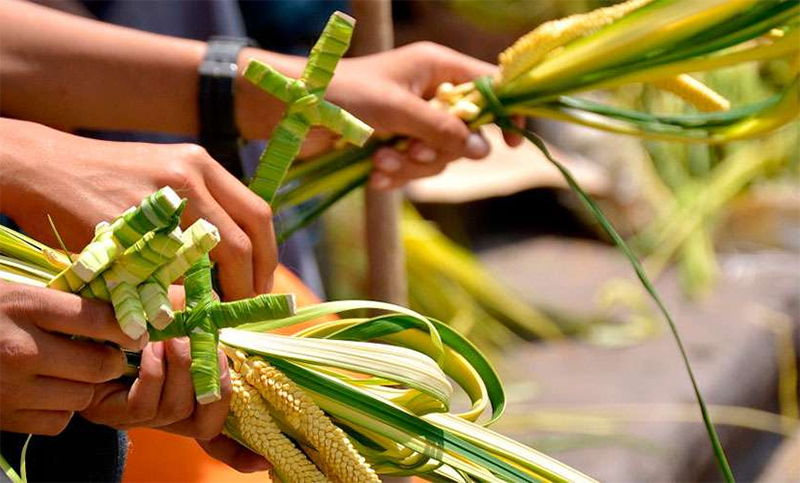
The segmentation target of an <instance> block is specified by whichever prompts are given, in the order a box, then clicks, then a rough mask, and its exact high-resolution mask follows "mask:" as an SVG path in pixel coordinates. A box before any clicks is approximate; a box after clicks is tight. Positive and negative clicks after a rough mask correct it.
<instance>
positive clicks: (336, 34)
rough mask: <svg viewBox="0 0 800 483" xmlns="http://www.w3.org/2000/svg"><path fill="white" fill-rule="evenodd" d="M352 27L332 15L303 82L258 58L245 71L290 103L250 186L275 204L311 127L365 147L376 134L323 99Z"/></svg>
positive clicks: (349, 20)
mask: <svg viewBox="0 0 800 483" xmlns="http://www.w3.org/2000/svg"><path fill="white" fill-rule="evenodd" d="M354 25H355V19H353V18H352V17H350V16H348V15H346V14H344V13H341V12H334V14H333V15H331V17H330V19H329V20H328V23H327V25H326V26H325V30H323V32H322V35H321V36H320V38H319V40H317V43H316V45H314V48H313V49H312V50H311V54H310V55H309V57H308V62H307V63H306V67H305V70H304V72H303V75H302V76H301V77H300V79H292V78H290V77H286V76H284V75H283V74H281V73H279V72H278V71H276V70H275V69H273V68H272V67H270V66H269V65H267V64H264V63H263V62H260V61H258V60H255V59H252V60H250V63H249V64H248V65H247V68H246V69H245V73H244V77H245V78H246V79H247V80H249V81H250V82H252V83H253V84H255V85H257V86H259V87H260V88H262V89H263V90H265V91H267V92H269V93H270V94H272V95H273V96H275V97H277V98H278V99H280V100H281V101H283V102H285V103H286V104H288V107H287V109H286V113H285V114H284V115H283V118H282V119H281V120H280V122H279V123H278V125H277V126H276V127H275V131H274V132H273V135H272V138H270V142H269V144H268V145H267V148H266V149H265V150H264V152H263V153H262V154H261V158H260V159H259V162H258V168H257V169H256V173H255V176H254V177H253V180H252V181H251V182H250V189H251V190H252V191H253V192H255V193H256V194H258V195H259V196H260V197H262V198H263V199H264V200H266V201H267V202H269V203H272V202H273V200H274V198H275V193H276V192H277V191H278V188H279V187H280V185H281V183H282V182H283V179H284V177H285V176H286V173H287V172H288V170H289V167H290V166H291V164H292V161H293V160H294V158H295V157H297V155H298V153H299V152H300V146H301V145H302V143H303V140H304V139H305V137H306V135H307V134H308V131H309V129H311V126H323V127H326V128H328V129H330V130H331V131H333V132H335V133H337V134H339V135H341V136H342V139H343V140H345V141H347V142H349V143H352V144H355V145H357V146H362V145H363V144H364V143H365V142H366V141H367V139H368V138H369V137H370V136H371V135H372V131H373V130H372V128H371V127H369V126H368V125H366V124H365V123H363V122H362V121H360V120H359V119H358V118H356V117H355V116H353V115H352V114H350V113H348V112H347V111H345V110H344V109H342V108H340V107H338V106H336V105H334V104H331V103H330V102H328V101H325V100H324V99H323V97H324V96H325V90H326V89H327V87H328V84H329V83H330V81H331V79H332V78H333V71H334V70H335V69H336V65H337V64H338V63H339V60H340V59H341V58H342V56H343V55H344V53H345V52H346V51H347V49H348V47H349V46H350V38H351V37H352V35H353V26H354Z"/></svg>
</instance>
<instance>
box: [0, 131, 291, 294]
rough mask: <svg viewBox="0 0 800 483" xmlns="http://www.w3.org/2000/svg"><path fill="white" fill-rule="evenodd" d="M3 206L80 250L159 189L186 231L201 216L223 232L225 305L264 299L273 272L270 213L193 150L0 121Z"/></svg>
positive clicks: (39, 233)
mask: <svg viewBox="0 0 800 483" xmlns="http://www.w3.org/2000/svg"><path fill="white" fill-rule="evenodd" d="M0 172H2V173H3V176H2V178H0V205H1V206H2V211H3V213H5V214H7V215H8V216H10V217H11V218H12V219H13V220H14V221H15V222H17V223H18V224H19V225H20V227H21V228H22V230H23V231H25V232H27V233H28V234H30V235H32V236H33V237H35V238H37V239H39V240H42V241H43V242H45V243H49V244H50V245H51V246H57V245H56V243H57V241H56V240H55V237H54V235H53V233H52V230H51V228H50V226H49V223H48V221H47V218H46V215H47V214H49V215H50V216H51V217H52V218H53V220H54V222H55V225H56V227H57V228H58V229H59V232H60V234H61V236H62V238H63V239H64V242H65V243H66V245H67V247H68V248H69V249H70V250H72V251H74V252H77V251H80V250H81V249H82V248H83V247H84V246H85V245H86V244H87V243H88V242H89V241H90V240H91V238H92V236H93V233H94V226H95V225H96V224H97V223H98V222H100V221H102V220H111V219H112V218H114V217H116V216H118V215H119V214H121V213H122V212H123V211H124V210H125V209H127V208H128V207H130V206H134V205H138V204H139V203H140V202H141V200H142V199H143V198H144V197H146V196H147V195H149V194H151V193H153V192H154V191H156V190H157V189H158V188H161V187H163V186H171V187H172V188H173V189H175V191H176V192H177V193H178V194H179V195H180V196H183V197H185V198H187V199H188V202H187V205H186V209H185V211H184V213H183V217H182V218H183V219H182V225H183V227H184V228H185V227H187V226H188V225H190V224H191V223H193V222H194V221H195V220H197V219H198V218H201V217H202V218H205V219H207V220H208V221H210V222H211V223H213V224H214V225H215V226H216V227H217V228H218V229H219V231H220V234H221V237H222V239H221V241H220V243H219V245H217V247H216V248H215V249H214V250H212V252H211V258H212V259H214V260H215V261H216V262H218V267H219V279H220V283H221V286H222V291H223V296H224V298H226V299H240V298H244V297H251V296H253V295H255V294H257V293H266V292H268V291H269V290H270V288H271V286H272V274H273V271H274V270H275V267H276V266H277V246H276V241H275V235H274V232H273V227H272V219H271V218H272V214H271V211H270V208H269V205H268V204H267V203H266V202H264V201H263V200H262V199H261V198H259V197H258V196H256V195H255V194H253V193H252V192H251V191H250V190H248V189H247V187H245V186H244V185H243V184H242V183H240V182H239V180H237V179H236V178H235V177H233V176H232V175H230V174H229V173H228V172H227V171H225V169H224V168H222V167H221V166H220V165H219V164H218V163H216V162H215V161H214V160H213V159H212V158H211V157H210V156H209V155H208V154H207V153H206V152H205V150H204V149H203V148H201V147H199V146H196V145H191V144H147V143H121V142H110V141H97V140H93V139H88V138H83V137H79V136H73V135H71V134H66V133H62V132H60V131H56V130H53V129H50V128H47V127H45V126H41V125H38V124H35V123H30V122H25V121H16V120H9V119H2V118H0Z"/></svg>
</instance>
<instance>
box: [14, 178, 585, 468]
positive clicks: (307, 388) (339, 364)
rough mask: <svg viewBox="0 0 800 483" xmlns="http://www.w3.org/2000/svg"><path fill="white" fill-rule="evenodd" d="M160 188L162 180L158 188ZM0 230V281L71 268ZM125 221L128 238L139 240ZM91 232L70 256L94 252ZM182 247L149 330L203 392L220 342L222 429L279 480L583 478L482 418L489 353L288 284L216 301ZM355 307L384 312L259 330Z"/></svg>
mask: <svg viewBox="0 0 800 483" xmlns="http://www.w3.org/2000/svg"><path fill="white" fill-rule="evenodd" d="M165 192H167V193H169V192H170V190H168V188H165V189H164V190H161V191H159V193H157V196H160V195H163V194H164V193H165ZM153 199H155V198H154V197H150V198H148V200H153ZM146 203H147V202H145V203H143V204H145V205H146ZM179 205H180V203H178V204H175V206H179ZM134 212H135V213H134ZM140 212H141V211H137V210H134V211H132V212H131V213H134V214H136V213H140ZM129 220H130V218H129ZM114 223H115V222H112V223H111V226H114ZM130 226H136V225H135V223H133V224H130ZM139 228H141V226H139ZM0 233H2V236H0V253H2V258H0V262H2V263H0V278H2V279H3V280H5V281H7V282H12V283H26V284H30V285H37V286H43V285H47V284H51V285H55V284H54V283H53V281H54V280H59V279H60V278H64V276H65V275H64V273H65V271H67V270H73V271H75V270H79V269H76V268H75V266H76V265H77V262H75V263H72V264H69V265H68V266H67V268H64V267H63V264H64V261H65V260H66V258H65V257H67V256H68V255H67V254H65V253H59V252H58V251H57V250H54V249H52V248H50V247H47V246H45V245H43V244H41V243H39V242H37V241H35V240H33V239H31V238H28V237H26V236H24V235H22V234H19V233H17V232H14V231H13V230H10V229H8V228H3V229H2V231H1V232H0ZM115 233H120V232H119V231H116V232H115ZM125 233H134V232H133V231H128V232H125ZM137 233H138V235H135V236H134V238H136V237H137V236H138V237H140V239H144V238H145V237H143V236H141V231H139V232H137ZM96 243H97V241H96V240H95V241H93V242H92V243H90V244H89V246H87V248H86V249H84V250H83V251H82V254H86V253H90V252H92V251H96V248H92V247H94V246H96ZM103 253H106V254H108V253H110V251H108V250H107V251H104V252H103ZM123 253H127V252H123ZM96 258H100V257H99V256H98V257H96ZM112 258H113V257H112ZM119 258H121V257H117V259H119ZM192 258H195V259H196V261H195V262H194V263H192V265H191V266H190V267H189V268H188V270H187V271H186V272H185V278H184V287H185V293H186V298H185V300H186V302H185V308H184V309H183V310H180V311H176V312H174V313H173V321H172V322H171V323H170V324H169V325H168V326H166V327H165V328H161V329H160V328H156V327H153V326H150V327H149V328H148V331H149V334H150V338H151V340H163V339H167V338H171V337H178V336H188V337H189V339H190V342H191V343H192V344H191V346H192V367H191V370H192V372H193V376H195V375H197V374H201V375H203V378H202V379H198V378H195V379H194V380H195V383H196V384H195V390H196V396H197V398H198V400H199V401H200V402H203V403H205V402H209V401H210V399H208V398H207V397H206V395H207V394H208V393H209V392H208V387H210V386H214V383H213V382H212V381H211V379H213V378H214V377H216V378H217V381H218V373H214V372H213V368H217V369H218V365H217V357H216V354H217V343H219V344H220V346H221V348H222V349H223V350H224V351H225V353H226V354H227V355H228V357H229V358H230V359H231V361H232V364H231V367H232V369H231V378H232V381H233V386H234V393H233V399H232V403H231V410H230V411H231V412H230V416H229V419H228V421H227V422H226V425H225V432H226V434H228V435H230V436H231V437H233V438H235V439H236V440H237V441H239V442H241V443H242V444H243V445H245V446H247V447H249V448H251V449H252V450H254V451H256V452H258V453H259V454H262V455H264V456H265V457H267V458H268V459H269V460H270V461H272V463H273V464H274V465H275V472H276V474H277V476H278V477H279V478H280V479H281V480H282V481H286V482H320V481H332V482H342V483H343V482H367V481H374V482H377V481H379V480H378V476H377V475H378V474H387V475H409V474H414V475H420V476H422V477H425V478H429V479H433V480H445V481H474V480H482V481H591V479H589V478H587V477H586V476H584V475H582V474H581V473H579V472H577V471H575V470H572V469H571V468H569V467H567V466H565V465H562V464H560V463H558V462H557V461H555V460H552V459H550V458H548V457H546V456H544V455H542V454H540V453H538V452H536V451H534V450H533V449H531V448H528V447H525V446H524V445H520V444H518V443H516V442H514V441H512V440H510V439H507V438H504V437H503V436H501V435H499V434H497V433H494V432H492V431H491V430H489V429H487V428H486V426H487V425H489V424H491V423H492V422H494V421H496V420H497V419H498V418H499V417H500V416H501V414H502V412H503V409H504V407H505V394H504V390H503V386H502V384H501V382H500V380H499V378H498V376H497V374H496V372H495V370H494V369H493V368H492V366H491V364H490V363H489V361H488V360H487V359H486V358H485V357H484V356H483V355H482V354H481V353H480V352H479V351H478V350H477V349H476V348H475V347H474V346H473V345H472V344H471V343H470V342H469V341H468V340H467V339H465V338H464V337H463V336H461V335H460V334H459V333H457V332H456V331H454V330H453V329H451V328H449V327H448V326H446V325H444V324H442V323H441V322H438V321H436V320H434V319H429V318H426V317H423V316H421V315H419V314H417V313H415V312H412V311H410V310H407V309H404V308H401V307H397V306H392V305H389V304H383V303H379V302H362V301H342V302H330V303H324V304H319V305H315V306H310V307H306V308H303V309H300V310H297V311H295V307H294V304H293V299H292V297H291V296H290V295H262V296H259V297H255V298H253V299H248V300H241V301H237V302H229V303H221V302H218V301H215V300H214V298H213V293H212V289H211V267H210V262H209V259H208V255H207V254H205V253H202V254H200V255H198V256H196V257H194V256H192ZM186 259H187V258H186V257H184V261H185V260H186ZM79 260H80V257H79ZM114 263H115V262H113V261H110V262H109V263H108V264H107V265H110V266H111V267H112V268H106V269H105V270H104V271H102V272H101V273H105V272H106V271H108V270H112V269H113V266H114ZM77 290H78V288H75V289H73V291H77ZM84 295H86V294H85V293H84ZM365 308H366V309H378V310H383V311H386V312H387V314H386V315H383V316H380V317H374V318H343V319H339V320H335V321H332V322H325V323H321V324H317V325H315V326H313V327H311V328H308V329H305V330H303V331H301V332H298V333H296V334H295V335H293V336H282V335H276V334H274V333H271V332H272V331H274V330H276V329H280V328H286V327H291V326H293V325H296V324H301V323H303V322H307V321H309V320H314V319H317V318H319V317H321V316H325V315H329V314H339V313H343V312H349V311H353V310H358V309H365ZM142 312H143V309H142ZM196 349H199V350H196ZM451 380H452V381H455V383H456V384H458V386H459V387H460V388H461V389H463V391H464V393H466V395H467V396H468V398H469V400H470V401H471V405H470V406H469V408H467V409H466V410H465V411H463V412H454V411H453V408H452V404H453V396H454V394H453V393H454V390H453V387H452V384H451V382H450V381H451ZM198 382H202V384H197V383H198ZM215 387H216V389H217V390H218V388H219V386H218V382H217V385H216V386H215ZM217 394H218V392H217ZM486 413H488V415H487V414H486ZM479 419H481V421H480V422H479ZM0 462H3V461H0ZM3 463H4V462H3ZM5 466H6V467H5V468H4V469H5V470H7V472H8V474H9V475H10V476H11V477H12V479H13V478H16V475H14V474H13V472H12V471H11V470H10V469H9V468H8V467H7V465H5Z"/></svg>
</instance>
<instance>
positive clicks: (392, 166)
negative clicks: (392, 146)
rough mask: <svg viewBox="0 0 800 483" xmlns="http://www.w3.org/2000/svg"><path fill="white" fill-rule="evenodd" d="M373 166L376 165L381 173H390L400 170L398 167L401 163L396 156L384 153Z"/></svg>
mask: <svg viewBox="0 0 800 483" xmlns="http://www.w3.org/2000/svg"><path fill="white" fill-rule="evenodd" d="M375 164H377V165H378V167H379V168H380V169H382V170H383V171H388V172H390V173H392V172H395V171H397V170H398V169H400V165H401V164H402V163H401V161H400V159H399V158H398V157H397V156H396V155H394V154H389V153H385V154H383V155H381V156H380V157H379V158H377V159H375Z"/></svg>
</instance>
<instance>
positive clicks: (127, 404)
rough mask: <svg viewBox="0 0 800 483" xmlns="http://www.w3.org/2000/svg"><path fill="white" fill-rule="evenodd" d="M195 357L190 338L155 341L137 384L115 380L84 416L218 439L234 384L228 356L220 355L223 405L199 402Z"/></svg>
mask: <svg viewBox="0 0 800 483" xmlns="http://www.w3.org/2000/svg"><path fill="white" fill-rule="evenodd" d="M191 364H192V357H191V353H190V350H189V340H188V339H187V338H185V337H182V338H176V339H169V340H165V341H159V342H152V343H150V344H148V345H147V347H145V349H144V350H143V351H142V356H141V362H140V366H139V374H138V375H137V377H136V379H135V380H134V381H133V384H130V383H126V382H125V381H119V380H118V381H110V382H106V383H104V384H100V385H98V386H97V387H96V388H95V391H94V397H93V398H92V401H91V403H90V404H89V405H88V407H86V408H85V409H83V410H82V411H81V416H83V417H84V418H86V419H87V420H89V421H92V422H93V423H96V424H104V425H106V426H111V427H113V428H117V429H131V428H135V427H147V428H158V429H161V430H164V431H168V432H170V433H175V434H180V435H182V436H189V437H192V438H198V439H202V440H208V439H211V438H214V437H215V436H217V435H218V434H219V433H220V431H221V430H222V425H223V423H224V422H225V418H226V417H227V415H228V404H229V403H230V395H231V381H230V374H229V373H228V362H227V358H226V357H225V356H224V355H223V354H222V352H220V353H219V365H220V394H221V396H222V398H221V399H220V400H219V401H216V402H213V403H210V404H204V405H201V404H198V403H197V401H196V400H195V394H194V387H193V386H192V376H191V373H190V372H189V368H190V367H191Z"/></svg>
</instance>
